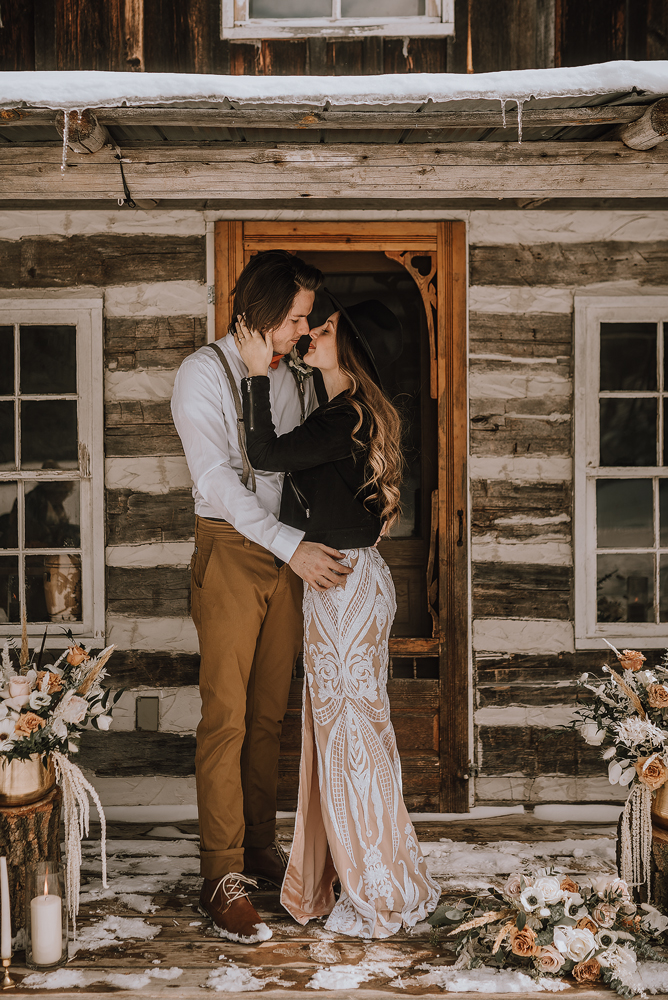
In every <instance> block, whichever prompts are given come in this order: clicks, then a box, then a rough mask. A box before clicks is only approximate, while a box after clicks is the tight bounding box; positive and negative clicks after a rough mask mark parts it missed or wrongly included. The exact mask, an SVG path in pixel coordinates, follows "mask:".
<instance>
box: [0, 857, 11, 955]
mask: <svg viewBox="0 0 668 1000" xmlns="http://www.w3.org/2000/svg"><path fill="white" fill-rule="evenodd" d="M0 906H1V909H0V958H11V957H12V915H11V911H10V909H9V876H8V875H7V858H4V857H3V858H0Z"/></svg>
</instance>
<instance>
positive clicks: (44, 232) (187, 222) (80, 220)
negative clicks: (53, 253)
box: [0, 208, 206, 240]
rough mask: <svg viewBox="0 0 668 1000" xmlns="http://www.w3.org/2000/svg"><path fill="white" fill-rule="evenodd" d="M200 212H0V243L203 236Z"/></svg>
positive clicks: (203, 227) (203, 226)
mask: <svg viewBox="0 0 668 1000" xmlns="http://www.w3.org/2000/svg"><path fill="white" fill-rule="evenodd" d="M205 225H206V224H205V222H204V217H203V215H202V213H201V212H193V211H186V210H176V209H174V210H172V211H169V210H167V211H164V210H162V209H159V208H158V209H154V210H152V211H150V212H144V211H142V210H141V209H135V210H134V211H132V212H128V210H127V208H120V209H118V210H116V211H114V210H113V209H112V210H111V211H103V212H98V211H95V212H90V211H76V210H75V211H72V212H71V211H66V212H63V211H59V210H57V209H56V210H51V209H49V210H43V209H42V210H40V209H30V210H28V211H21V210H16V211H12V210H11V209H10V210H9V211H6V212H0V232H1V233H2V238H3V240H20V239H24V238H25V237H28V236H99V235H109V236H135V235H137V236H139V235H141V236H204V231H205Z"/></svg>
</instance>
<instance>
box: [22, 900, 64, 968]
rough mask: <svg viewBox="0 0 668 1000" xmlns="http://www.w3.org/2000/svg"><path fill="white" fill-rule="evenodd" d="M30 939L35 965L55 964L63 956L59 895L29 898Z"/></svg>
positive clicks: (61, 916)
mask: <svg viewBox="0 0 668 1000" xmlns="http://www.w3.org/2000/svg"><path fill="white" fill-rule="evenodd" d="M30 940H31V943H32V960H33V962H34V963H35V965H55V964H56V962H59V961H60V959H61V958H62V956H63V912H62V900H61V898H60V896H54V895H49V896H35V898H34V899H31V900H30Z"/></svg>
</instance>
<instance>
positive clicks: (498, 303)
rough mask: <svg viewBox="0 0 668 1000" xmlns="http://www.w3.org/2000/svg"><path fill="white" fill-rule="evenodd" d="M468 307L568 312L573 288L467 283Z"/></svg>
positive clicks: (502, 311)
mask: <svg viewBox="0 0 668 1000" xmlns="http://www.w3.org/2000/svg"><path fill="white" fill-rule="evenodd" d="M469 309H470V310H471V311H474V312H490V313H525V312H528V313H570V312H572V311H573V291H572V289H570V288H550V287H545V286H542V285H541V286H538V285H536V286H534V287H533V288H524V287H518V286H516V285H471V287H470V288H469Z"/></svg>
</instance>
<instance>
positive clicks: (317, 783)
mask: <svg viewBox="0 0 668 1000" xmlns="http://www.w3.org/2000/svg"><path fill="white" fill-rule="evenodd" d="M328 294H329V293H328ZM330 298H332V301H333V304H334V306H335V308H336V311H335V312H333V313H332V315H331V316H329V318H328V319H327V321H326V322H325V323H324V324H323V325H322V326H321V327H318V328H316V329H314V330H312V331H311V340H312V343H311V347H310V349H309V351H308V352H307V354H306V356H305V358H304V360H305V361H306V362H307V364H309V365H310V366H311V367H313V368H317V369H319V370H320V374H321V376H322V381H323V383H324V388H325V390H326V392H327V397H328V398H327V401H326V402H324V404H323V405H321V406H320V408H319V409H317V410H316V411H314V412H313V413H312V414H311V415H310V416H309V417H308V418H307V419H306V421H305V422H304V423H303V424H302V425H301V426H300V427H297V428H296V429H295V430H294V431H292V432H291V433H289V434H283V435H281V436H280V437H277V436H276V433H275V431H274V427H273V424H272V419H271V409H270V399H269V379H268V378H267V376H266V372H267V366H268V365H269V363H270V361H271V360H272V355H273V351H272V344H271V336H268V337H267V338H266V341H265V339H264V337H263V336H261V335H260V334H259V333H257V332H255V331H250V330H249V329H248V328H247V327H246V325H245V323H244V322H243V321H242V320H240V321H239V322H238V323H237V326H236V330H237V332H236V338H237V344H238V347H239V351H240V353H241V356H242V358H243V360H244V362H245V363H246V365H247V367H248V372H249V376H248V378H245V379H243V381H242V392H243V404H244V420H245V425H246V434H247V445H248V455H249V459H250V461H251V464H252V465H253V466H255V467H256V468H258V469H262V470H266V471H275V472H276V471H278V472H281V471H282V472H285V473H286V478H285V481H284V484H283V495H282V501H281V514H280V520H281V521H283V522H285V523H287V524H290V525H292V526H294V527H296V528H300V529H302V530H304V531H305V540H306V541H318V542H322V543H323V544H326V545H331V546H332V547H334V548H338V549H339V550H342V551H343V552H344V554H345V560H344V561H345V563H346V565H348V566H351V567H352V568H353V572H352V573H351V574H350V575H349V576H346V577H342V582H341V583H340V584H339V585H338V586H336V587H332V588H331V589H329V590H328V589H326V588H324V587H320V586H309V585H308V584H306V585H305V591H304V672H305V685H304V711H303V750H302V760H301V770H300V779H299V804H298V808H297V817H296V822H295V836H294V841H293V847H292V852H291V854H290V862H289V865H288V869H287V872H286V875H285V880H284V882H283V888H282V892H281V901H282V903H283V905H284V906H285V908H286V909H287V910H288V912H289V913H291V914H292V916H294V918H295V919H296V920H297V921H299V922H300V923H302V924H305V923H306V922H307V921H308V920H309V919H311V918H312V917H317V916H323V915H325V914H329V919H328V920H327V925H326V926H327V928H328V929H329V930H333V931H338V932H341V933H344V934H350V935H356V936H359V937H363V938H384V937H389V936H390V935H391V934H395V933H396V932H397V931H398V930H400V929H401V927H402V926H404V927H410V926H413V925H414V924H416V923H417V922H418V921H421V920H424V918H425V917H426V916H427V914H428V913H430V912H431V911H432V910H433V909H434V908H435V906H436V903H437V901H438V897H439V894H440V890H439V888H438V886H437V885H436V883H435V882H434V881H433V880H432V879H431V878H430V877H429V875H428V873H427V870H426V864H425V861H424V858H423V857H422V856H421V854H420V849H419V845H418V841H417V837H416V835H415V831H414V829H413V826H412V824H411V822H410V819H409V817H408V812H407V811H406V807H405V805H404V802H403V799H402V791H401V765H400V761H399V756H398V753H397V747H396V741H395V736H394V730H393V728H392V725H391V723H390V706H389V701H388V697H387V667H388V636H389V632H390V627H391V625H392V621H393V619H394V615H395V612H396V601H395V592H394V585H393V583H392V577H391V576H390V572H389V569H388V567H387V565H386V564H385V562H384V560H383V558H382V556H381V555H380V553H379V552H378V549H377V548H376V543H377V541H378V538H379V536H380V534H381V533H383V532H385V531H386V530H388V529H389V528H390V527H391V525H392V523H393V522H394V521H395V520H396V519H397V517H398V515H399V484H400V476H401V450H400V423H399V416H398V414H397V411H396V410H395V408H394V407H393V406H392V404H391V403H390V401H389V400H388V399H387V397H386V396H385V395H384V393H383V391H382V387H381V380H380V376H379V373H378V365H381V366H382V365H384V364H386V363H388V362H389V361H391V360H394V358H396V357H398V355H399V353H400V351H401V327H400V324H399V322H398V320H397V319H396V317H395V316H394V314H393V313H392V312H391V311H390V310H389V309H387V307H386V306H384V305H383V304H382V303H381V302H377V301H369V302H363V303H360V304H358V305H355V306H352V307H350V308H349V309H347V310H346V309H344V308H343V306H341V305H340V303H338V302H337V301H336V300H335V299H334V298H333V296H331V294H330ZM337 875H338V878H339V880H340V882H341V894H340V897H339V899H338V901H336V899H335V896H334V891H333V883H334V882H335V880H336V878H337Z"/></svg>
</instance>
